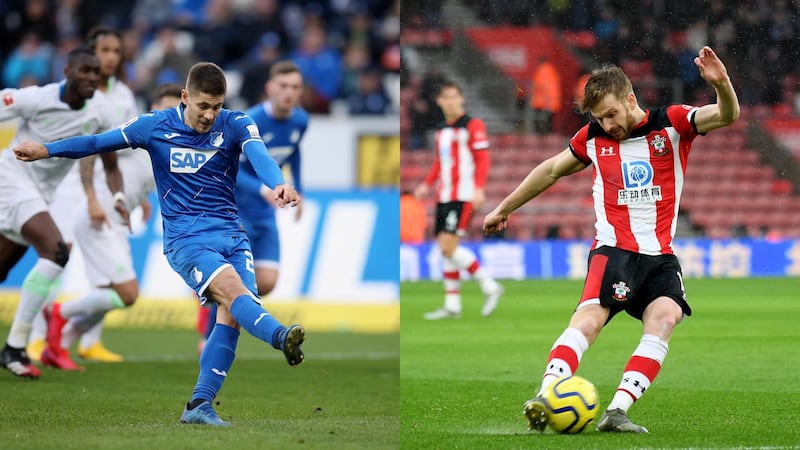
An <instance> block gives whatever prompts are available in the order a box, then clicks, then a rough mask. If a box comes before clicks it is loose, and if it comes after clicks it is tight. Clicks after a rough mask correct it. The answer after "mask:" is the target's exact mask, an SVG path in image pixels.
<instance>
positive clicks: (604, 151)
mask: <svg viewBox="0 0 800 450" xmlns="http://www.w3.org/2000/svg"><path fill="white" fill-rule="evenodd" d="M613 154H614V147H600V156H612V155H613Z"/></svg>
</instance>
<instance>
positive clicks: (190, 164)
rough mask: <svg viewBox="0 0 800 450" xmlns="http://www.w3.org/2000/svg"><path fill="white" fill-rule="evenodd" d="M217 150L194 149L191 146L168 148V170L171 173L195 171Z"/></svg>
mask: <svg viewBox="0 0 800 450" xmlns="http://www.w3.org/2000/svg"><path fill="white" fill-rule="evenodd" d="M218 151H219V150H195V149H192V148H174V147H173V148H170V149H169V161H170V164H169V171H170V172H172V173H195V172H197V171H198V170H200V169H201V168H202V167H203V166H204V165H205V163H207V162H208V160H210V159H211V158H213V157H214V155H216V154H217V152H218Z"/></svg>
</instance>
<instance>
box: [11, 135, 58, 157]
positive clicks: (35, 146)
mask: <svg viewBox="0 0 800 450" xmlns="http://www.w3.org/2000/svg"><path fill="white" fill-rule="evenodd" d="M14 154H15V155H16V156H17V159H18V160H20V161H36V160H39V159H45V158H49V157H50V155H49V154H48V152H47V148H45V146H44V145H42V144H40V143H38V142H33V141H27V140H26V141H22V142H20V144H19V145H17V146H16V147H14Z"/></svg>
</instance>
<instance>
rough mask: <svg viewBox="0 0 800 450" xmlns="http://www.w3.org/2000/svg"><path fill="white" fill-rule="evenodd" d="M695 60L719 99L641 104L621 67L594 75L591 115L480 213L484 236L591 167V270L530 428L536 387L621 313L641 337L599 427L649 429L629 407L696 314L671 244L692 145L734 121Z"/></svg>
mask: <svg viewBox="0 0 800 450" xmlns="http://www.w3.org/2000/svg"><path fill="white" fill-rule="evenodd" d="M694 62H695V65H697V67H698V68H699V70H700V75H701V76H702V77H703V79H705V80H706V81H707V82H708V83H709V84H711V86H713V88H714V90H715V91H716V94H717V101H716V103H713V104H708V105H705V106H701V107H696V106H689V105H672V106H667V107H662V108H656V109H651V110H643V109H642V108H641V107H640V106H639V105H638V103H637V100H636V95H635V94H634V93H633V87H632V86H631V82H630V80H629V79H628V77H627V76H626V75H625V73H624V72H623V71H622V70H621V69H620V68H618V67H616V66H606V67H603V68H601V69H598V70H595V71H594V72H592V74H591V76H590V77H589V79H588V81H587V83H586V88H585V94H586V95H585V97H584V99H583V100H582V102H581V104H580V109H581V111H582V112H588V113H590V114H591V117H592V119H593V120H592V121H591V122H590V123H589V124H587V125H585V126H584V127H582V128H581V129H580V130H579V131H578V132H577V133H576V134H575V135H574V136H573V137H572V139H571V140H570V143H569V148H567V149H565V150H564V151H563V152H561V153H559V154H558V155H556V156H554V157H552V158H550V159H548V160H546V161H544V162H543V163H542V164H540V165H539V166H537V167H536V168H534V169H533V170H532V171H531V173H530V174H529V175H528V176H527V177H526V178H525V179H524V180H523V181H522V183H521V184H520V185H519V186H518V187H517V188H516V189H515V190H514V191H513V192H512V193H511V194H509V195H508V197H506V198H505V199H504V200H503V201H502V202H501V203H500V205H498V206H497V208H495V209H494V210H493V211H492V212H490V213H489V214H488V215H487V216H486V218H485V219H484V230H486V231H487V232H493V231H497V230H502V229H504V228H505V227H506V224H507V221H508V216H509V215H510V214H511V213H512V212H513V211H514V210H516V209H517V208H519V207H520V206H522V205H523V204H524V203H526V202H527V201H529V200H531V199H532V198H534V197H536V196H537V195H539V194H540V193H542V192H544V191H545V190H546V189H547V188H549V187H550V186H552V185H553V184H554V183H555V182H556V181H558V179H559V178H561V177H563V176H566V175H570V174H573V173H575V172H578V171H580V170H583V169H584V168H586V167H588V166H590V165H591V166H592V169H593V173H594V186H593V188H592V197H593V199H594V208H595V214H596V216H597V220H596V222H595V228H596V230H597V232H596V235H595V240H594V243H593V245H592V248H591V251H590V253H589V262H588V273H587V275H586V281H585V284H584V289H583V294H582V295H581V297H580V301H579V302H578V306H577V308H576V310H575V312H574V313H573V315H572V319H571V320H570V322H569V325H568V327H567V328H566V330H565V331H564V332H563V333H562V334H561V336H560V337H559V338H558V339H556V341H555V344H554V345H553V347H552V349H551V351H550V356H549V358H548V362H547V366H546V368H545V372H544V377H543V381H542V386H541V389H540V390H539V394H537V396H536V397H534V398H533V399H531V400H528V401H527V402H526V403H525V405H524V407H523V412H524V414H525V416H526V418H527V419H528V422H529V428H530V429H536V430H539V431H542V430H544V428H545V427H546V425H547V407H546V405H545V403H544V402H543V401H542V399H541V397H540V395H541V393H542V392H544V390H545V389H546V388H547V386H548V385H549V384H550V383H552V382H553V381H554V380H556V379H557V378H559V377H562V376H570V375H573V374H574V373H575V371H576V370H577V369H578V364H579V362H580V360H581V356H582V355H583V353H584V352H585V351H586V350H587V349H588V348H589V346H590V345H591V344H592V343H593V342H594V341H595V339H596V338H597V335H598V334H599V333H600V330H602V328H603V326H605V324H606V323H608V322H609V321H610V320H611V319H612V318H613V317H614V316H615V315H616V314H617V313H619V312H622V311H625V312H626V313H627V314H629V315H630V316H632V317H634V318H636V319H638V320H640V321H642V325H643V327H642V329H643V332H642V337H641V340H640V341H639V344H638V346H637V347H636V349H635V350H634V351H633V355H632V356H631V357H630V359H629V360H628V363H627V364H626V366H625V369H624V371H623V374H622V380H621V381H620V384H619V386H618V387H617V391H616V393H615V394H614V398H613V399H612V400H611V403H610V404H609V406H608V408H607V410H606V411H605V413H604V414H603V417H602V418H601V419H600V422H599V423H598V425H597V429H598V430H599V431H616V432H634V433H647V429H646V428H644V427H642V426H640V425H636V424H634V423H633V422H631V421H630V419H628V415H627V412H628V409H629V408H630V407H631V406H632V405H633V403H634V402H635V401H637V400H638V399H639V398H641V396H642V395H644V393H645V392H646V391H647V389H648V388H649V387H650V385H651V384H652V383H653V380H654V379H655V377H656V375H658V372H659V371H660V370H661V365H662V364H663V362H664V358H665V357H666V355H667V350H668V341H669V339H670V336H671V335H672V332H673V330H674V328H675V326H676V325H677V324H678V323H680V322H681V320H682V319H683V318H685V317H687V316H689V315H691V313H692V310H691V308H690V307H689V304H688V303H687V302H686V293H685V290H684V286H683V280H682V276H681V267H680V264H679V263H678V258H677V257H676V256H675V252H674V249H673V247H672V239H673V237H674V234H675V228H676V223H677V216H678V204H679V200H680V196H681V190H682V188H683V183H684V174H685V173H686V163H687V160H688V157H689V152H690V150H691V145H692V141H693V140H694V139H695V138H696V137H697V136H698V135H704V134H706V133H708V132H709V131H712V130H715V129H717V128H722V127H724V126H726V125H729V124H731V123H733V122H734V121H736V119H737V118H738V117H739V103H738V100H737V98H736V92H735V91H734V89H733V85H732V84H731V81H730V78H729V77H728V72H727V69H726V68H725V65H724V64H723V63H722V61H720V59H719V58H718V57H717V55H716V54H715V53H714V51H713V50H711V48H709V47H703V48H702V49H700V51H699V54H698V56H697V57H695V59H694Z"/></svg>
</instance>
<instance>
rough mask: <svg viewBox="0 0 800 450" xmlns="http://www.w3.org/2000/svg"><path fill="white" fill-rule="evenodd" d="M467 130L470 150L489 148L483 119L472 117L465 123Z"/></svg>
mask: <svg viewBox="0 0 800 450" xmlns="http://www.w3.org/2000/svg"><path fill="white" fill-rule="evenodd" d="M467 131H469V148H470V149H472V150H484V149H487V148H489V138H488V136H487V135H486V124H484V123H483V120H481V119H477V118H472V119H470V121H469V123H467Z"/></svg>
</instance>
